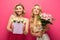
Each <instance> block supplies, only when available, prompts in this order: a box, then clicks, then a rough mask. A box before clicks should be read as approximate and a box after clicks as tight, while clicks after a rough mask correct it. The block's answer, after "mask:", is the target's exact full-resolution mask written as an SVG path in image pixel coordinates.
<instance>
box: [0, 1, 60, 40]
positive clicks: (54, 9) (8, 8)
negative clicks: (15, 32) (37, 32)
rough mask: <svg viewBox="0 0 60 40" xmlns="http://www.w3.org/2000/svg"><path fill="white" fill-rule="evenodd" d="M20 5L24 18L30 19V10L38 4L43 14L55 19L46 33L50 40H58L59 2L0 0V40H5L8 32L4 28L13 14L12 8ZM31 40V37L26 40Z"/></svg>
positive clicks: (59, 26)
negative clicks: (22, 8) (50, 15)
mask: <svg viewBox="0 0 60 40" xmlns="http://www.w3.org/2000/svg"><path fill="white" fill-rule="evenodd" d="M18 3H22V4H23V5H24V7H25V10H26V15H25V17H27V18H30V14H31V9H32V8H33V6H34V4H39V5H40V6H41V7H42V10H43V12H46V13H50V14H52V15H53V17H54V18H55V21H53V25H51V26H50V30H49V31H48V32H47V33H48V35H49V36H50V38H51V40H60V14H59V13H60V0H0V40H7V37H8V32H7V30H6V26H7V23H8V19H9V17H10V15H11V14H12V13H13V10H14V6H15V5H16V4H18ZM28 38H29V40H32V38H31V36H30V35H29V36H27V39H28Z"/></svg>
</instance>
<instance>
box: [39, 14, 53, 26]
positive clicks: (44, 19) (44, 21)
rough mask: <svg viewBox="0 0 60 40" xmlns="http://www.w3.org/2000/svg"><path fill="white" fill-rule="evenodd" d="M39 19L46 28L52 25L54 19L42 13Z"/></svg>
mask: <svg viewBox="0 0 60 40" xmlns="http://www.w3.org/2000/svg"><path fill="white" fill-rule="evenodd" d="M39 18H40V20H41V22H42V26H43V27H44V26H46V25H47V24H52V20H53V17H52V15H51V14H46V13H42V14H40V15H39Z"/></svg>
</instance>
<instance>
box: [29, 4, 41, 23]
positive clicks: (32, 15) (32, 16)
mask: <svg viewBox="0 0 60 40" xmlns="http://www.w3.org/2000/svg"><path fill="white" fill-rule="evenodd" d="M34 6H39V5H38V4H35V5H34ZM39 7H40V6H39ZM40 13H42V9H41V7H40V9H39V14H38V16H37V19H38V21H39V22H41V21H40V19H39V15H40ZM33 21H34V13H33V9H32V14H31V19H30V23H33Z"/></svg>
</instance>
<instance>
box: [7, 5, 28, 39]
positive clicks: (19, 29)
mask: <svg viewBox="0 0 60 40" xmlns="http://www.w3.org/2000/svg"><path fill="white" fill-rule="evenodd" d="M24 14H25V12H24V6H23V5H22V4H17V5H16V6H15V10H14V14H12V15H11V16H10V19H9V22H8V25H7V30H8V31H10V32H11V34H10V35H9V36H10V37H9V40H23V39H24V35H23V34H25V35H26V34H27V33H28V25H29V20H28V19H27V18H25V17H24Z"/></svg>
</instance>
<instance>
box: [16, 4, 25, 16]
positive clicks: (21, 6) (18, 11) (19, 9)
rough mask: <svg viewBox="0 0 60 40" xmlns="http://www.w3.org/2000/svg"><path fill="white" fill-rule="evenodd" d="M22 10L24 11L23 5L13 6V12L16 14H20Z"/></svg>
mask: <svg viewBox="0 0 60 40" xmlns="http://www.w3.org/2000/svg"><path fill="white" fill-rule="evenodd" d="M23 12H24V7H23V5H17V6H16V7H15V13H16V14H17V15H21V14H23Z"/></svg>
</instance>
